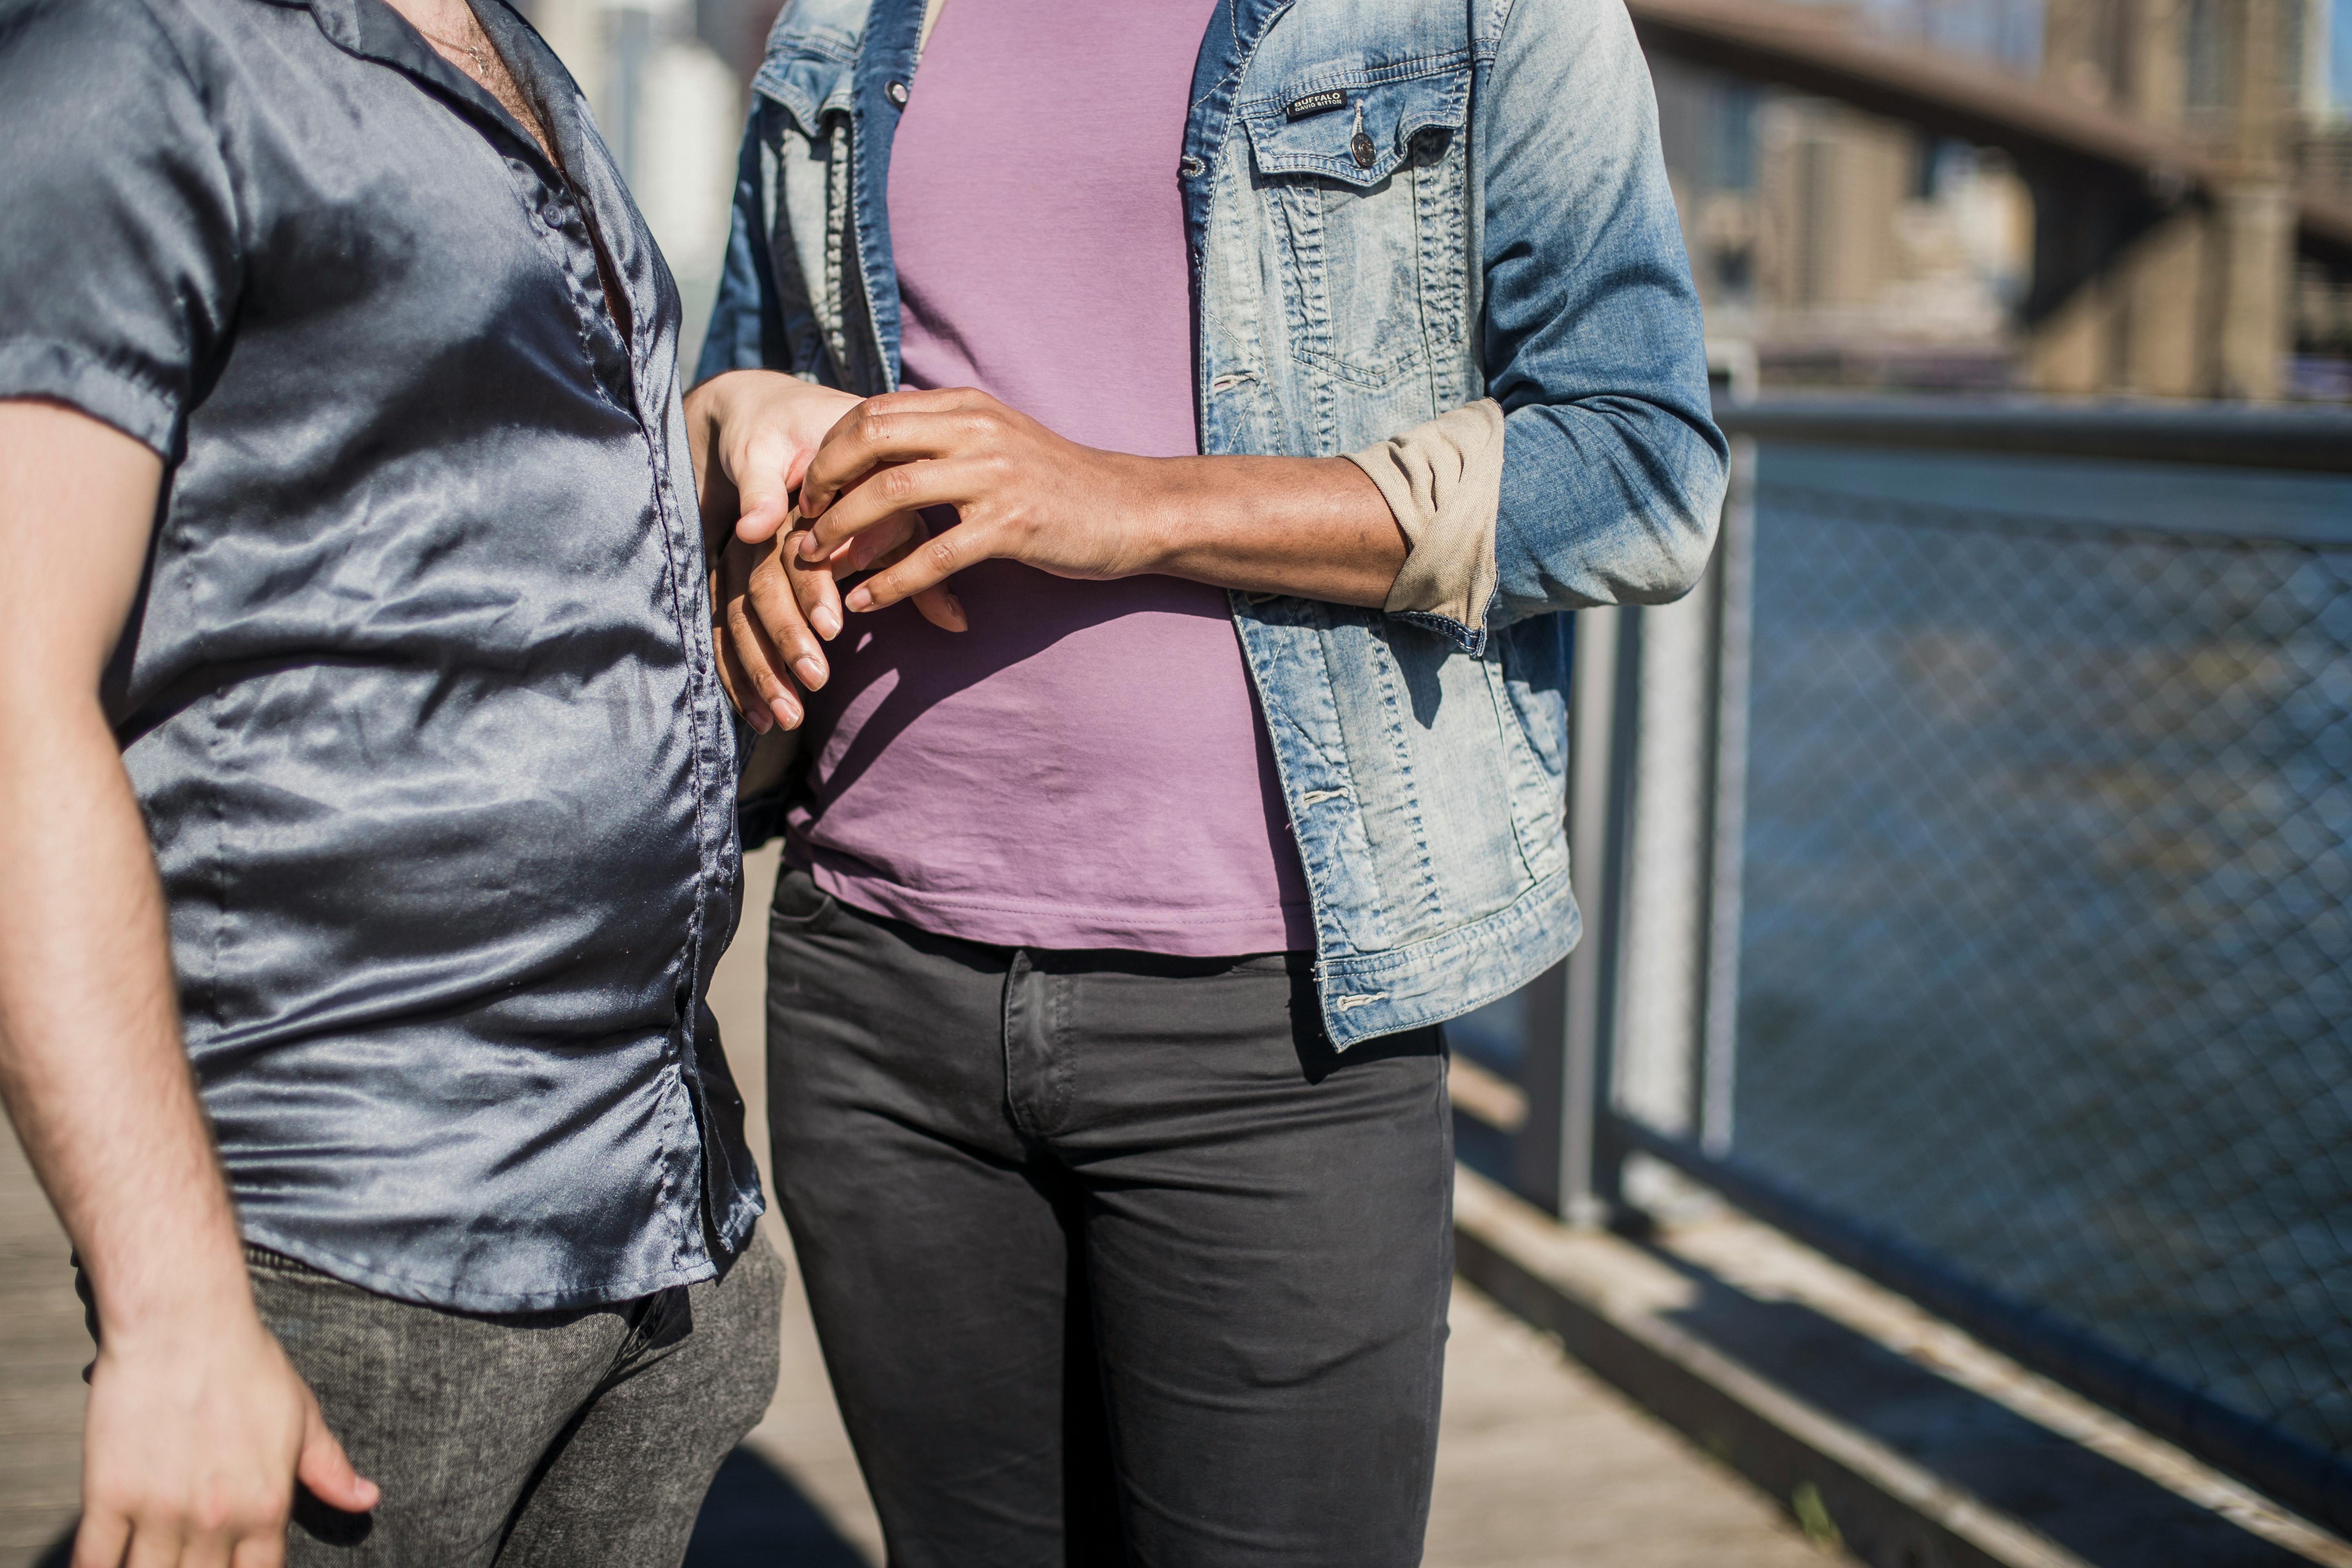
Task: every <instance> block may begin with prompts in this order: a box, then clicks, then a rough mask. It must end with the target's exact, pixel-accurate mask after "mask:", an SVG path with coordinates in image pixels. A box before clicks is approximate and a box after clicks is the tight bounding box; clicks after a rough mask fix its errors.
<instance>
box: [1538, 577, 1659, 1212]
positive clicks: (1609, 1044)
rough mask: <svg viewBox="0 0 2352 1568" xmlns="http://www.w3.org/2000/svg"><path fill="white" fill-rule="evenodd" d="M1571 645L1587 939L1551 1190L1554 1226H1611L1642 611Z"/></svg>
mask: <svg viewBox="0 0 2352 1568" xmlns="http://www.w3.org/2000/svg"><path fill="white" fill-rule="evenodd" d="M1575 637H1576V658H1575V665H1574V670H1573V674H1572V675H1571V677H1570V697H1569V702H1570V712H1569V727H1570V728H1569V732H1570V737H1571V739H1570V749H1569V774H1568V776H1569V786H1568V838H1569V854H1570V872H1571V877H1572V880H1573V884H1574V887H1575V889H1576V900H1577V903H1578V905H1579V907H1580V908H1581V909H1582V910H1583V911H1584V940H1583V941H1582V942H1580V943H1578V944H1577V949H1576V951H1575V952H1573V953H1571V954H1570V955H1569V960H1568V964H1567V973H1566V975H1565V984H1564V986H1563V991H1564V996H1563V1005H1562V1007H1561V1019H1560V1084H1559V1107H1560V1110H1559V1187H1558V1191H1559V1216H1560V1218H1562V1219H1563V1220H1566V1221H1567V1222H1568V1223H1569V1224H1570V1225H1580V1226H1592V1225H1604V1224H1606V1223H1608V1221H1609V1219H1610V1217H1611V1215H1612V1213H1613V1212H1614V1210H1615V1209H1616V1207H1617V1205H1618V1203H1619V1199H1620V1191H1621V1185H1620V1183H1619V1180H1618V1173H1619V1170H1620V1168H1621V1167H1622V1164H1623V1163H1624V1151H1623V1148H1622V1142H1621V1141H1620V1140H1619V1139H1618V1138H1617V1137H1616V1136H1615V1134H1614V1132H1613V1131H1612V1128H1611V1126H1610V1117H1611V1113H1612V1109H1613V1107H1612V1100H1613V1092H1612V1091H1613V1087H1614V1083H1615V1077H1616V1074H1615V1058H1616V1048H1615V1047H1616V1033H1617V1019H1618V1016H1619V1012H1620V1009H1619V1007H1618V977H1619V973H1620V970H1621V969H1622V961H1623V955H1624V929H1625V883H1626V874H1625V873H1626V858H1627V857H1626V850H1627V847H1628V844H1629V841H1630V840H1631V837H1632V832H1631V829H1632V816H1633V764H1634V758H1635V754H1636V752H1635V744H1634V742H1635V738H1636V729H1635V726H1636V723H1637V721H1638V719H1639V712H1640V698H1641V678H1642V621H1641V612H1640V611H1639V610H1638V609H1627V608H1618V607H1614V606H1611V607H1604V608H1601V609H1592V610H1580V611H1579V612H1577V617H1576V631H1575Z"/></svg>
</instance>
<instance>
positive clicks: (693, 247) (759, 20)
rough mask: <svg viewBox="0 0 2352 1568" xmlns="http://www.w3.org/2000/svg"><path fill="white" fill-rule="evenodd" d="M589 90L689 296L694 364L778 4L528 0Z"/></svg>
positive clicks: (607, 137) (688, 341)
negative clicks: (756, 70)
mask: <svg viewBox="0 0 2352 1568" xmlns="http://www.w3.org/2000/svg"><path fill="white" fill-rule="evenodd" d="M523 10H524V12H525V14H526V15H528V16H530V20H531V23H532V25H533V26H537V27H538V28H539V30H540V32H541V35H542V36H544V37H546V39H547V41H548V43H549V45H550V46H551V47H553V48H554V50H555V52H556V53H557V54H558V55H560V56H561V57H562V59H563V63H564V64H565V65H566V66H568V67H570V68H571V70H572V76H573V77H575V78H576V79H578V80H579V82H580V85H581V87H582V89H584V90H585V91H586V93H587V95H588V100H589V103H590V105H591V107H592V108H593V110H595V114H596V122H597V124H598V126H600V127H601V128H602V129H603V131H604V141H605V142H606V144H607V145H608V146H610V147H611V148H612V150H613V154H614V158H615V159H616V160H617V161H618V162H619V163H620V166H621V172H622V174H623V175H624V176H625V178H626V179H627V180H628V182H629V188H630V190H631V191H632V193H634V194H635V196H636V200H637V205H638V206H639V207H640V208H641V209H642V210H643V211H644V213H645V215H646V224H647V225H648V226H650V227H651V228H652V229H653V232H654V238H655V240H656V242H658V243H659V244H660V246H661V248H662V254H663V255H664V256H665V257H666V258H668V261H669V266H670V270H671V271H672V272H673V273H674V274H676V275H677V283H678V292H679V294H680V296H681V297H682V299H683V300H684V310H685V322H684V328H683V331H682V335H681V342H680V345H679V347H680V351H681V356H682V358H683V359H684V360H685V363H687V364H688V366H689V367H690V366H691V364H692V361H693V356H694V355H695V354H696V353H698V351H699V349H700V347H701V342H702V331H703V327H704V325H705V323H706V322H707V321H708V320H709V314H710V305H711V300H712V299H713V298H714V297H715V296H716V294H717V292H718V287H719V266H720V263H721V260H722V258H723V257H724V254H725V250H726V243H727V224H728V216H729V210H730V198H731V196H732V193H733V189H734V179H735V152H736V145H737V142H738V140H739V139H740V136H741V133H742V129H743V108H744V90H745V85H746V83H747V82H748V81H749V80H750V75H751V68H753V67H755V66H756V65H757V63H758V59H759V48H760V42H761V38H762V37H764V36H765V34H766V31H767V25H768V22H769V20H770V19H771V18H772V16H773V13H774V6H773V5H772V4H770V5H758V4H755V5H744V4H742V3H740V0H525V3H524V5H523Z"/></svg>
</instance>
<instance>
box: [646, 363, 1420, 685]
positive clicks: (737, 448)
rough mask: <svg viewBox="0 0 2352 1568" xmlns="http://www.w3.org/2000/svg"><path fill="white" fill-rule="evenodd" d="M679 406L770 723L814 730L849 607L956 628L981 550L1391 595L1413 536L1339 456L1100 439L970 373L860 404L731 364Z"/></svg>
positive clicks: (725, 583)
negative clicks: (958, 589) (810, 708)
mask: <svg viewBox="0 0 2352 1568" xmlns="http://www.w3.org/2000/svg"><path fill="white" fill-rule="evenodd" d="M687 414H688V428H689V431H690V433H691V435H692V437H693V440H694V453H695V470H696V475H697V478H698V479H699V480H700V481H701V487H702V503H703V517H704V521H705V527H706V529H707V530H708V531H709V539H710V542H711V546H712V551H713V554H714V555H715V556H717V558H718V566H717V568H716V570H715V571H714V572H713V574H712V577H713V581H712V594H711V598H712V603H713V605H715V606H716V613H717V616H718V618H719V625H718V626H716V627H714V635H715V637H716V639H717V641H718V644H719V664H720V673H721V677H722V679H724V680H725V681H726V683H727V689H728V691H729V694H730V696H732V697H733V698H734V699H735V700H736V704H737V706H738V707H739V708H740V709H741V710H743V711H744V713H745V715H746V716H747V718H748V719H749V721H750V722H751V725H752V727H753V728H755V729H758V730H761V731H766V730H767V729H769V728H770V727H771V726H772V725H782V727H783V728H785V729H792V728H793V727H794V726H796V725H798V724H799V723H800V721H801V718H802V714H803V708H802V704H801V694H802V692H803V691H804V690H814V689H816V688H818V687H820V686H823V685H824V682H825V679H826V677H827V675H828V673H829V670H828V667H827V665H826V663H825V658H824V643H825V642H827V641H830V640H831V639H832V638H834V637H837V636H839V635H840V633H841V629H842V627H843V626H845V624H846V622H845V616H851V615H857V614H860V613H863V612H867V611H873V610H879V609H884V608H887V606H889V605H895V604H898V603H899V602H900V601H902V600H909V599H911V600H912V601H913V602H914V604H915V606H916V608H917V609H918V610H919V611H920V612H921V613H922V615H923V616H924V617H925V618H926V619H928V620H929V621H930V622H932V623H933V624H934V625H936V626H942V627H944V628H946V629H947V630H950V631H961V630H963V629H964V627H965V625H966V622H965V617H964V612H963V606H962V605H961V604H960V603H959V602H958V601H957V599H956V597H955V595H954V594H953V593H952V592H951V591H950V589H949V587H948V583H949V580H950V578H952V577H953V576H954V575H955V574H957V573H958V572H961V571H962V570H964V569H965V568H966V567H969V566H971V565H974V564H976V563H980V562H982V561H990V560H1011V561H1019V562H1022V563H1024V564H1026V565H1030V566H1034V567H1035V568H1037V569H1038V570H1040V571H1043V572H1049V573H1052V574H1054V575H1055V576H1059V577H1072V578H1087V579H1107V578H1113V577H1129V576H1135V575H1138V574H1143V573H1164V574H1168V575H1171V576H1177V577H1187V578H1190V579H1192V580H1193V581H1194V582H1200V583H1208V584H1214V585H1216V586H1218V587H1224V588H1238V589H1242V590H1244V591H1245V592H1254V593H1272V594H1290V595H1301V596H1304V597H1307V598H1316V599H1325V600H1329V601H1331V602H1334V603H1338V604H1346V605H1380V604H1381V603H1382V602H1383V601H1384V600H1385V598H1386V597H1387V595H1388V593H1389V589H1390V586H1391V584H1393V583H1394V581H1395V580H1396V575H1397V570H1398V568H1399V567H1400V566H1402V564H1403V563H1404V558H1405V554H1406V552H1407V549H1408V548H1409V545H1408V542H1407V541H1406V539H1405V537H1404V535H1403V533H1402V531H1401V530H1400V529H1399V528H1398V526H1397V524H1396V521H1395V520H1394V518H1393V517H1392V516H1391V513H1390V511H1389V509H1388V504H1387V502H1386V501H1384V500H1382V499H1381V492H1380V490H1379V489H1377V488H1376V487H1375V486H1374V485H1373V484H1372V482H1371V480H1370V479H1369V478H1367V477H1366V476H1365V474H1364V472H1363V471H1362V470H1361V469H1360V468H1357V467H1356V466H1355V465H1354V464H1352V463H1349V461H1347V460H1346V459H1345V458H1269V457H1183V458H1144V457H1136V456H1133V455H1130V454H1128V453H1124V452H1108V451H1103V450H1101V449H1099V448H1097V447H1086V446H1081V445H1080V444H1079V443H1077V442H1076V441H1072V440H1070V439H1068V438H1067V437H1063V436H1060V435H1057V434H1055V432H1054V431H1052V430H1050V429H1048V428H1046V426H1044V425H1043V424H1040V423H1039V422H1038V421H1037V420H1035V419H1033V418H1031V417H1030V416H1027V415H1025V414H1023V413H1021V412H1019V411H1018V410H1016V409H1013V408H1008V407H1007V406H1005V405H1003V403H1000V402H998V401H997V400H996V399H995V398H993V397H992V396H990V395H988V394H986V393H983V392H976V391H972V390H971V389H969V388H958V389H953V390H947V391H938V392H893V393H888V394H886V395H882V396H879V397H870V398H866V399H865V400H863V401H859V400H857V399H855V398H852V397H850V396H849V395H847V394H846V393H840V392H833V391H829V390H827V389H825V388H822V387H816V386H812V385H810V384H807V383H804V382H801V381H797V380H794V379H793V378H792V377H790V376H784V375H778V374H772V373H770V372H764V371H737V372H732V373H730V374H726V375H721V376H717V377H714V378H713V379H712V380H710V381H709V382H706V383H705V384H703V385H701V386H699V387H697V388H696V389H695V391H694V393H693V394H692V395H690V396H689V397H688V399H687ZM942 507H945V508H952V509H953V510H954V512H955V514H956V518H957V521H956V524H955V525H954V526H953V527H950V528H945V529H940V530H933V529H932V528H930V527H929V525H928V524H926V522H925V521H924V520H923V516H922V514H923V512H924V511H925V510H928V509H933V508H942ZM866 572H871V573H872V575H870V576H867V577H866V578H865V579H864V580H863V581H861V582H852V583H850V586H849V587H848V589H847V591H846V592H844V591H843V589H842V586H841V584H843V583H844V582H845V581H848V580H850V579H853V578H856V576H857V575H858V574H861V573H866Z"/></svg>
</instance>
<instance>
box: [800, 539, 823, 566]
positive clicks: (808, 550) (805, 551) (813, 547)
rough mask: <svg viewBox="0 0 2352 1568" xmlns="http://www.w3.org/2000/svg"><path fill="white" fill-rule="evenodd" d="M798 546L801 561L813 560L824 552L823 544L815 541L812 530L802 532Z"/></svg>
mask: <svg viewBox="0 0 2352 1568" xmlns="http://www.w3.org/2000/svg"><path fill="white" fill-rule="evenodd" d="M799 548H800V555H801V559H802V560H803V561H814V560H815V559H816V558H817V557H818V556H820V555H822V554H824V546H823V545H822V544H819V543H818V542H816V535H815V533H814V532H808V533H803V534H802V535H801V542H800V547H799Z"/></svg>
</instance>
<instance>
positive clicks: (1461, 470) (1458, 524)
mask: <svg viewBox="0 0 2352 1568" xmlns="http://www.w3.org/2000/svg"><path fill="white" fill-rule="evenodd" d="M1346 456H1347V458H1348V461H1349V462H1351V463H1353V464H1355V465H1356V467H1358V468H1361V469H1363V470H1364V473H1365V475H1366V476H1367V477H1368V478H1370V479H1371V481H1372V484H1373V487H1374V488H1375V489H1378V490H1379V491H1380V492H1381V500H1385V501H1387V502H1388V503H1389V512H1390V514H1391V516H1393V517H1394V518H1395V519H1396V523H1397V527H1398V528H1399V529H1400V530H1401V531H1402V532H1403V534H1404V536H1405V540H1406V542H1407V544H1408V546H1409V553H1408V554H1407V555H1406V557H1405V563H1404V565H1403V567H1402V569H1401V570H1400V571H1399V572H1398V573H1397V575H1396V581H1395V583H1393V584H1391V585H1390V588H1389V596H1388V602H1387V603H1386V604H1384V605H1381V608H1382V609H1384V610H1386V611H1387V612H1388V613H1389V614H1391V615H1392V616H1411V617H1413V618H1416V619H1420V620H1423V621H1424V622H1429V623H1433V624H1434V625H1436V626H1438V627H1439V628H1440V629H1443V630H1444V631H1446V632H1447V633H1448V634H1449V635H1458V636H1461V637H1470V638H1475V637H1478V636H1479V635H1480V634H1482V633H1484V632H1485V630H1486V607H1487V605H1489V604H1491V603H1492V602H1493V600H1494V596H1495V513H1496V503H1497V501H1498V500H1499V499H1500V496H1501V489H1502V480H1503V411H1502V408H1501V406H1500V405H1498V404H1496V402H1495V400H1494V399H1493V398H1491V397H1482V398H1480V399H1478V400H1477V401H1476V402H1475V403H1470V404H1465V405H1463V406H1462V407H1460V408H1455V409H1452V410H1449V411H1448V412H1446V413H1444V414H1441V415H1439V416H1437V417H1436V418H1434V419H1432V420H1428V421H1426V422H1425V423H1423V424H1420V425H1416V426H1413V427H1412V429H1410V430H1408V431H1406V432H1405V433H1404V434H1403V435H1402V436H1392V437H1390V438H1389V439H1387V440H1385V441H1381V442H1378V443H1376V444H1374V445H1372V446H1370V447H1365V448H1364V449H1363V450H1362V451H1360V452H1349V453H1348V454H1346ZM1457 628H1458V633H1457Z"/></svg>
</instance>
